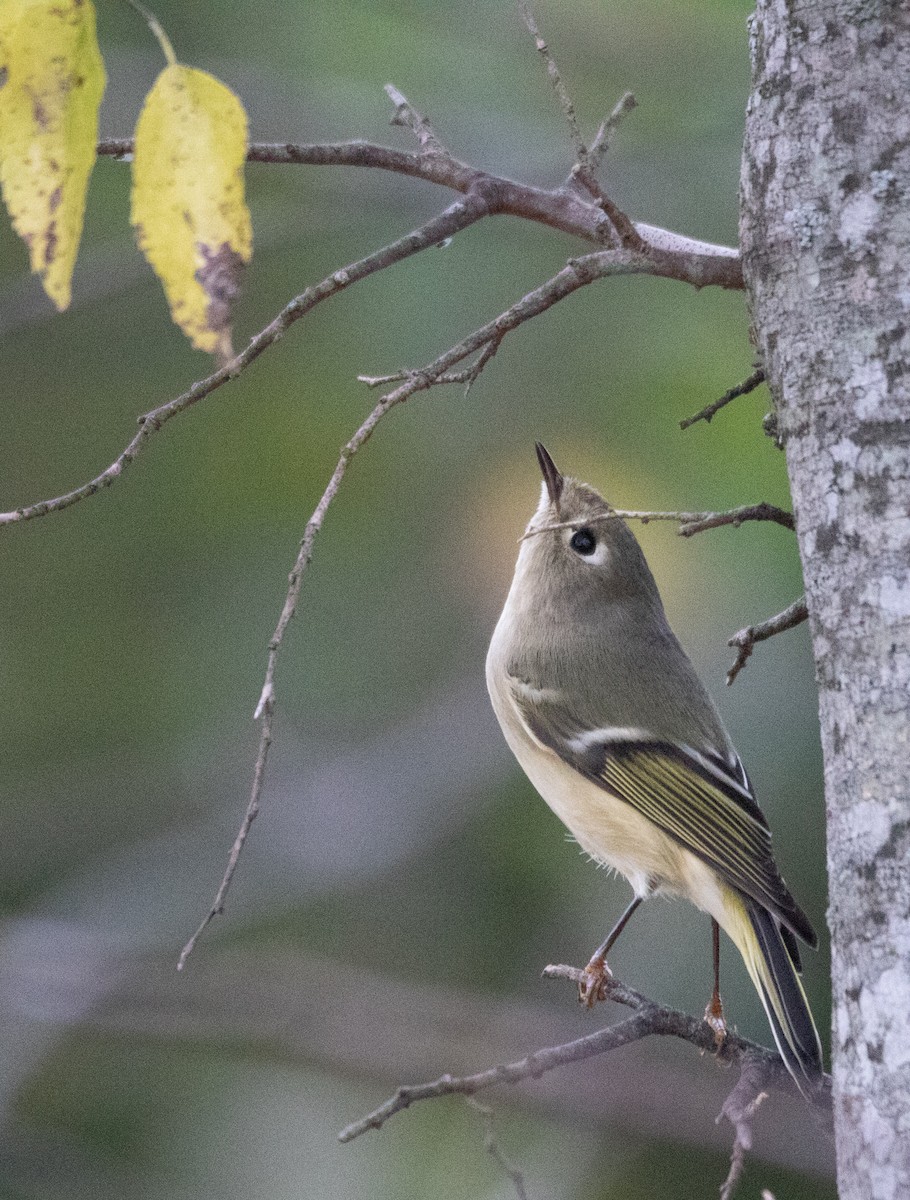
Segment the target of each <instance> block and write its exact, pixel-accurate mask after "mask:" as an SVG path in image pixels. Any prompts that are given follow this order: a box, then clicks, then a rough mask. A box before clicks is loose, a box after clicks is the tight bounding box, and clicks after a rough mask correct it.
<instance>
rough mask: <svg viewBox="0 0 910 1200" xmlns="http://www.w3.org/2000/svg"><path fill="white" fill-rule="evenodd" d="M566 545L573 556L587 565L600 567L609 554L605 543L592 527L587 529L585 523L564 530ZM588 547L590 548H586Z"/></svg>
mask: <svg viewBox="0 0 910 1200" xmlns="http://www.w3.org/2000/svg"><path fill="white" fill-rule="evenodd" d="M566 532H567V535H568V536H567V537H566V545H567V546H568V547H569V549H570V550H571V551H572V554H573V556H574V557H575V558H577V559H579V560H580V561H581V562H583V563H587V564H588V565H589V566H597V567H602V566H603V565H604V563H605V562H606V561H607V559H608V558H609V556H610V552H609V550H608V548H607V544H606V542H605V541H604V540H602V539H601V538H598V536H597V534H596V533H595V532H594V530H593V529H589V528H588V526H587V525H582V526H581V528H579V529H569V530H567V531H566ZM588 547H590V548H588Z"/></svg>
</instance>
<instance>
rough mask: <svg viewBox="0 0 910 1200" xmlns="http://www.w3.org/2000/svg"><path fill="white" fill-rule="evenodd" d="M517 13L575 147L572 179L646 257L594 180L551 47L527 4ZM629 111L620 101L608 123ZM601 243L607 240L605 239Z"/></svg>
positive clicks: (623, 218)
mask: <svg viewBox="0 0 910 1200" xmlns="http://www.w3.org/2000/svg"><path fill="white" fill-rule="evenodd" d="M518 11H519V12H520V13H521V16H522V19H523V20H524V23H525V25H527V27H528V31H529V33H530V34H531V36H532V37H533V38H534V44H535V46H536V47H537V52H538V54H540V56H541V58H542V59H543V61H544V63H545V64H546V68H547V77H548V78H549V80H550V83H551V84H552V87H553V91H554V92H555V93H556V97H557V99H558V100H559V106H560V108H561V109H562V111H563V116H564V117H565V119H566V124H567V125H568V126H569V133H570V135H571V138H572V144H573V146H574V147H575V166H574V167H573V168H572V173H571V178H572V179H575V180H577V182H578V183H580V184H581V185H582V186H583V187H584V188H585V189H586V191H587V192H588V193H589V194H590V195H591V196H592V198H593V199H594V201H595V203H596V204H597V207H598V208H600V209H601V211H602V212H603V213H604V214H605V216H606V217H607V220H608V222H609V225H610V227H611V228H612V229H613V230H614V231H615V233H616V235H617V236H618V237H619V240H620V243H621V244H622V245H623V246H624V247H625V248H626V249H627V250H635V251H637V252H638V253H639V254H646V253H647V250H648V247H647V245H646V243H645V241H644V239H643V238H642V236H641V234H640V233H639V232H638V230H637V229H636V228H635V226H634V225H633V224H632V222H631V220H630V219H629V218H628V217H627V216H626V214H625V213H624V212H623V211H622V209H620V208H619V207H618V206H617V205H616V204H614V203H613V201H612V200H611V199H610V197H609V196H608V195H607V194H606V192H605V191H604V189H603V188H602V187H601V185H600V183H599V182H598V180H597V177H596V174H595V170H596V159H595V160H594V161H593V162H592V159H591V155H590V152H589V150H588V147H587V145H586V144H585V141H584V138H583V137H582V136H581V129H580V128H579V124H578V114H577V113H576V111H575V104H574V102H573V100H572V97H571V96H570V95H569V90H568V88H567V87H566V85H565V83H564V82H563V79H562V75H561V74H560V72H559V67H558V66H557V65H556V59H555V58H554V57H553V54H552V52H551V50H550V47H549V46H548V44H547V42H546V40H545V39H544V38H543V37H542V36H541V33H540V30H539V29H538V27H537V22H536V21H535V19H534V14H533V12H532V11H531V5H530V0H518ZM623 100H625V97H623ZM632 105H633V106H634V100H633V101H632ZM628 107H630V106H629V105H627V104H626V105H623V101H620V105H618V106H617V108H615V109H614V110H613V114H611V119H612V117H614V116H615V120H614V122H613V123H614V127H615V125H616V124H617V123H618V122H619V119H620V117H621V115H622V113H623V112H624V111H626V110H627V108H628ZM602 133H604V126H601V129H600V130H599V131H598V137H600V136H601V134H602ZM600 153H602V151H601V152H599V154H598V156H597V157H598V158H599V157H600ZM603 240H606V239H605V238H604V239H603Z"/></svg>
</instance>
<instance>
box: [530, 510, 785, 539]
mask: <svg viewBox="0 0 910 1200" xmlns="http://www.w3.org/2000/svg"><path fill="white" fill-rule="evenodd" d="M617 519H621V520H623V521H641V523H642V525H647V524H649V522H651V521H678V522H679V523H680V529H679V534H680V537H691V536H692V535H693V534H694V533H703V532H704V531H705V530H707V529H719V528H721V526H723V525H732V526H733V527H734V529H738V528H739V526H740V525H742V524H743V523H744V522H745V521H773V522H774V524H776V525H783V526H784V528H785V529H793V528H794V521H793V514H792V513H789V512H787V510H786V509H785V508H778V507H777V506H776V505H774V504H767V503H766V502H765V501H764V500H763V501H762V502H761V503H760V504H744V505H743V506H742V507H741V508H731V509H729V510H728V511H726V512H659V511H654V510H650V509H638V510H633V509H628V508H611V509H610V511H609V512H608V513H604V515H603V516H601V517H595V518H593V521H594V522H597V521H615V520H617ZM577 524H578V522H577V521H556V522H554V523H553V524H552V525H539V526H537V527H536V528H535V529H532V530H531V531H530V532H529V533H524V534H522V536H521V537H520V538H519V539H518V540H519V541H520V542H523V541H524V540H525V539H526V538H529V537H537V536H538V534H541V533H546V532H547V531H548V530H550V529H574V528H575V527H576V526H577Z"/></svg>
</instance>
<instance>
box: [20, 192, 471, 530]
mask: <svg viewBox="0 0 910 1200" xmlns="http://www.w3.org/2000/svg"><path fill="white" fill-rule="evenodd" d="M488 213H489V207H488V204H487V201H486V200H485V199H484V197H483V196H482V195H481V194H472V195H469V196H467V197H465V199H464V200H458V201H456V202H455V203H454V204H450V205H449V207H448V208H446V209H445V210H444V211H443V212H442V213H440V215H439V216H437V217H434V218H433V219H432V220H430V221H427V222H426V224H424V225H421V226H420V228H419V229H415V230H414V231H412V232H411V233H408V234H405V236H404V237H402V238H399V239H398V240H397V241H395V242H391V243H390V244H389V245H388V246H384V247H383V248H382V249H381V250H377V251H375V252H374V253H373V254H368V255H367V256H366V257H365V258H361V259H359V260H357V261H356V262H352V263H349V264H348V265H347V266H346V267H342V268H341V269H340V270H338V271H334V272H333V273H332V274H331V275H329V276H327V277H326V278H325V279H323V280H322V281H321V282H320V283H317V284H314V285H313V286H312V287H309V288H307V289H306V290H305V291H304V292H301V294H300V295H299V296H295V298H294V299H293V300H291V301H290V303H289V304H286V305H285V307H284V308H283V309H282V310H281V312H280V313H279V314H278V316H277V317H275V318H274V320H272V321H270V322H269V324H268V325H266V326H265V328H264V329H262V330H260V332H259V333H257V334H256V335H255V337H253V338H252V339H251V341H250V343H249V345H248V346H247V347H246V348H245V349H244V350H243V351H242V352H241V353H240V354H238V355H237V357H236V358H234V359H232V360H231V361H230V362H229V363H227V364H225V366H223V367H220V368H219V369H218V370H217V371H215V373H214V374H212V375H209V376H207V377H206V378H205V379H201V380H199V381H198V382H197V383H194V384H193V385H192V387H190V388H189V389H188V390H187V391H185V392H183V393H182V394H181V395H180V396H177V397H175V398H174V399H173V400H169V401H168V402H167V403H166V404H162V405H159V407H158V408H155V409H152V411H151V412H147V413H145V415H144V416H141V417H139V419H138V420H139V432H138V433H137V434H136V435H135V437H133V438H132V440H131V441H130V442H129V444H128V445H127V446H126V447H125V448H124V449H123V450H122V451H121V453H120V454H119V455H118V456H117V458H116V459H115V460H114V461H113V462H112V463H111V465H110V466H109V467H107V468H105V470H104V471H102V472H101V474H100V475H96V476H95V478H94V479H91V480H89V481H88V483H84V484H82V485H80V486H79V487H77V488H74V489H73V490H72V491H70V492H65V493H64V494H63V495H61V496H55V497H54V498H53V499H50V500H41V501H39V502H38V503H36V504H31V505H28V506H25V507H23V508H17V509H15V510H14V511H12V512H6V513H0V525H12V524H15V523H17V522H19V521H30V520H32V519H33V518H35V517H44V516H47V515H48V514H50V513H55V512H61V511H62V510H63V509H65V508H69V507H70V506H71V505H73V504H76V503H77V502H78V501H79V500H84V499H86V497H88V496H94V495H95V493H96V492H99V491H101V489H102V488H106V487H110V486H111V484H113V483H114V482H116V480H118V479H119V478H120V476H121V475H122V474H123V472H124V471H125V470H126V468H127V467H128V466H129V465H130V463H132V462H133V460H134V459H135V458H136V456H137V454H138V453H139V452H140V450H142V448H143V446H144V445H145V443H146V441H147V440H148V438H149V437H150V436H151V435H152V434H153V433H156V432H157V431H158V430H159V429H161V428H162V426H163V425H165V424H166V423H167V422H168V421H169V420H171V418H172V417H176V416H177V415H178V414H179V413H182V412H185V411H186V410H187V409H188V408H191V407H192V406H193V405H194V404H198V403H199V401H200V400H204V399H205V397H206V396H210V395H211V394H212V392H214V391H217V389H218V388H220V387H221V386H222V385H223V384H225V383H227V382H228V381H229V380H231V379H236V378H237V376H238V375H240V374H242V372H243V371H245V370H246V368H247V367H248V366H250V364H251V363H253V362H254V361H255V360H256V359H257V358H258V357H259V355H260V354H262V352H263V351H264V350H266V349H268V347H269V346H271V345H273V344H274V343H275V342H277V341H278V340H279V339H280V338H281V337H282V336H283V335H284V334H285V333H286V332H287V330H288V329H289V328H290V327H291V325H293V324H294V322H295V321H299V320H300V318H301V317H303V316H306V314H307V313H308V312H310V310H311V309H313V308H315V307H316V305H317V304H320V303H321V302H322V301H324V300H328V299H329V298H330V297H331V296H334V295H336V294H337V293H338V292H341V291H344V290H345V288H348V287H350V286H351V284H353V283H358V282H359V281H360V280H361V279H365V278H366V277H367V276H368V275H372V274H374V273H375V272H376V271H381V270H384V269H385V268H386V267H390V266H392V265H393V264H394V263H397V262H401V261H402V259H405V258H408V257H409V256H410V255H412V254H417V253H419V252H420V251H421V250H426V249H428V248H429V247H431V246H435V245H436V244H437V243H438V242H439V241H441V240H442V239H443V238H445V237H451V236H452V235H453V234H454V233H457V232H459V231H460V230H461V229H466V228H467V227H468V226H469V225H473V224H474V222H475V221H479V220H480V219H481V218H482V217H484V216H486V215H487V214H488Z"/></svg>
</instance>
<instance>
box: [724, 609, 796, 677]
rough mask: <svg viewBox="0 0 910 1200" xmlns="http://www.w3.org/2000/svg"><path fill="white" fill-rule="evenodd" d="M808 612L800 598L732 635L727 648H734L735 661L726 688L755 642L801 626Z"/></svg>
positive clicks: (746, 659)
mask: <svg viewBox="0 0 910 1200" xmlns="http://www.w3.org/2000/svg"><path fill="white" fill-rule="evenodd" d="M808 616H809V610H808V608H807V607H806V598H805V596H802V597H801V598H800V599H799V600H795V601H794V602H793V603H792V604H791V605H790V607H789V608H785V609H784V611H783V612H779V613H778V614H777V616H775V617H769V618H768V620H767V621H762V622H761V624H760V625H749V626H748V627H747V628H746V629H741V630H740V631H739V633H734V635H733V637H731V638H730V640H729V642H727V645H728V646H735V647H736V648H737V651H736V661H735V662H734V663H733V666H732V667H731V668H730V670H729V671H728V672H727V686H728V687H729V686H730V684H731V683H732V682H733V681H734V679H735V678H736V676H737V675H738V674H739V673H740V671H741V670H742V669H743V667H744V666H745V665H746V663H747V662H748V661H749V657H750V655H751V654H752V650H753V648H754V646H755V644H756V642H764V641H767V639H768V638H770V637H774V636H775V635H776V634H778V633H783V632H784V630H786V629H792V628H793V627H794V626H795V625H801V624H802V622H803V621H805V620H807V619H808Z"/></svg>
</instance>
